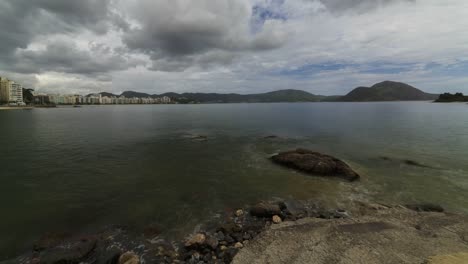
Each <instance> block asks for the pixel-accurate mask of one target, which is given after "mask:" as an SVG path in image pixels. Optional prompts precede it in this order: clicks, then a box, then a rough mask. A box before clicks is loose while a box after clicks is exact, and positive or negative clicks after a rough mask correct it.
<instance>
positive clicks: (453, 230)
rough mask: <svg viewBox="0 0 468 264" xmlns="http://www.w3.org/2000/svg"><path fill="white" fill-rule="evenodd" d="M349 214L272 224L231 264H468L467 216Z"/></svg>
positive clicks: (400, 211)
mask: <svg viewBox="0 0 468 264" xmlns="http://www.w3.org/2000/svg"><path fill="white" fill-rule="evenodd" d="M361 207H362V208H361ZM351 214H352V217H350V218H340V219H333V220H326V219H320V218H311V217H309V218H303V219H300V220H298V221H287V222H283V223H280V224H277V225H272V226H271V227H270V228H269V229H267V230H266V231H265V232H263V233H262V234H261V235H260V236H258V237H256V238H255V239H254V240H252V241H250V242H249V243H248V244H247V245H245V246H244V247H243V248H242V250H240V251H239V253H238V254H237V255H236V256H235V257H234V259H233V262H232V263H233V264H243V263H251V264H263V263H270V264H280V263H281V264H282V263H288V264H302V263H315V264H325V263H341V264H354V263H386V264H414V263H431V264H432V263H434V264H436V263H437V264H439V263H440V264H441V263H454V264H455V263H468V262H463V261H466V260H467V256H468V243H467V241H466V240H465V238H466V237H468V216H464V215H457V214H445V213H437V212H416V211H413V210H410V209H407V208H405V207H403V206H381V205H377V206H376V205H367V204H362V205H361V206H359V207H358V208H356V209H355V210H354V211H352V212H351ZM447 254H448V255H447ZM434 255H439V256H438V257H434ZM448 260H450V261H452V262H450V261H448ZM455 260H456V261H455ZM443 261H445V262H443Z"/></svg>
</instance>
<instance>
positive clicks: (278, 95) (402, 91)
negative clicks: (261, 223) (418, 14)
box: [101, 81, 438, 103]
mask: <svg viewBox="0 0 468 264" xmlns="http://www.w3.org/2000/svg"><path fill="white" fill-rule="evenodd" d="M101 95H102V96H109V97H112V96H117V97H118V96H125V97H127V98H133V97H137V98H147V97H152V98H157V97H162V96H167V97H170V98H171V99H172V100H173V101H174V102H179V103H273V102H370V101H418V100H435V99H437V97H438V95H435V94H429V93H425V92H423V91H421V90H419V89H417V88H414V87H413V86H410V85H408V84H405V83H400V82H391V81H385V82H381V83H377V84H375V85H373V86H372V87H358V88H356V89H354V90H352V91H351V92H350V93H348V94H347V95H345V96H339V95H333V96H324V95H315V94H311V93H308V92H305V91H302V90H294V89H286V90H278V91H273V92H267V93H258V94H236V93H229V94H221V93H174V92H169V93H164V94H159V95H158V94H147V93H140V92H135V91H125V92H123V93H122V94H121V95H114V94H112V93H105V92H103V93H101Z"/></svg>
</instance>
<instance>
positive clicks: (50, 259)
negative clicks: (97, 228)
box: [40, 239, 96, 264]
mask: <svg viewBox="0 0 468 264" xmlns="http://www.w3.org/2000/svg"><path fill="white" fill-rule="evenodd" d="M95 247H96V240H95V239H90V240H82V241H79V242H76V243H74V244H70V245H62V246H57V247H55V248H52V249H49V250H46V251H44V252H42V253H41V255H40V260H41V263H43V264H49V263H50V264H58V263H80V262H83V261H85V260H86V259H87V257H89V256H90V255H91V253H92V252H93V250H94V249H95Z"/></svg>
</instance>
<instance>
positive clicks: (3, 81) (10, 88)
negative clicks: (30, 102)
mask: <svg viewBox="0 0 468 264" xmlns="http://www.w3.org/2000/svg"><path fill="white" fill-rule="evenodd" d="M0 102H1V103H23V86H21V84H18V83H15V82H13V81H10V80H8V79H7V78H3V77H0Z"/></svg>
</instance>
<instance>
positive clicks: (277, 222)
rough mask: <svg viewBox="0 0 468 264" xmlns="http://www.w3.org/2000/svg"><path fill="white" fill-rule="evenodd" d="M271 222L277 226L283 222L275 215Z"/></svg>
mask: <svg viewBox="0 0 468 264" xmlns="http://www.w3.org/2000/svg"><path fill="white" fill-rule="evenodd" d="M272 220H273V223H275V224H279V223H281V222H282V221H283V220H281V217H279V216H277V215H274V216H273V218H272Z"/></svg>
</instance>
